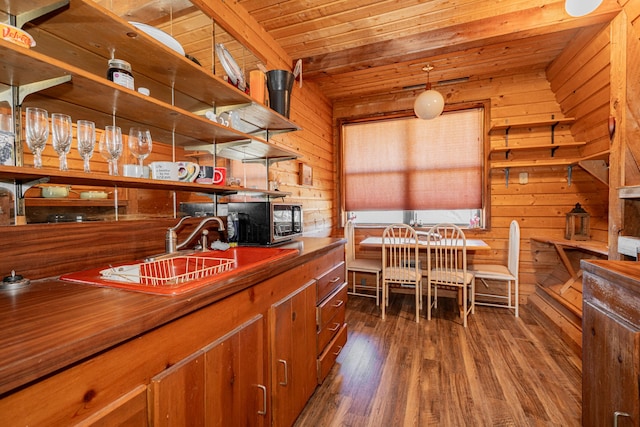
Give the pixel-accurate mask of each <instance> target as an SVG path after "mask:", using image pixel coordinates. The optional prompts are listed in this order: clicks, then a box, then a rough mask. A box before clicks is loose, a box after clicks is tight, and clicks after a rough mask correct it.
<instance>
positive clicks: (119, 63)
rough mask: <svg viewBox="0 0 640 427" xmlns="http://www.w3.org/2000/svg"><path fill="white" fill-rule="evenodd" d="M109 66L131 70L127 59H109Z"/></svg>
mask: <svg viewBox="0 0 640 427" xmlns="http://www.w3.org/2000/svg"><path fill="white" fill-rule="evenodd" d="M109 68H118V69H121V70H125V71H128V72H131V64H129V63H128V62H127V61H123V60H122V59H110V60H109Z"/></svg>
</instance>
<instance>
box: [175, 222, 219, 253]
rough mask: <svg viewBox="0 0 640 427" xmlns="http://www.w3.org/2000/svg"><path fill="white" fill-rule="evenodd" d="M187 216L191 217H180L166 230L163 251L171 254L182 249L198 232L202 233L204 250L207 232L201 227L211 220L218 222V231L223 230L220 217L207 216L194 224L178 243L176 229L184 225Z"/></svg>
mask: <svg viewBox="0 0 640 427" xmlns="http://www.w3.org/2000/svg"><path fill="white" fill-rule="evenodd" d="M188 218H191V217H190V216H185V217H182V219H181V220H180V221H179V222H178V223H177V224H176V225H174V226H173V227H171V228H169V229H168V230H167V236H166V238H165V251H166V252H167V253H170V254H172V253H174V252H178V251H179V250H181V249H183V248H184V247H185V246H187V245H188V244H189V243H191V242H192V241H193V240H194V239H195V237H196V236H197V235H198V233H202V235H203V244H202V248H203V250H205V249H206V246H207V244H206V236H207V234H208V233H209V232H208V231H207V230H203V229H204V228H205V226H206V225H207V224H208V223H210V222H211V221H216V222H217V223H218V231H225V228H224V223H223V222H222V220H221V219H220V218H218V217H217V216H208V217H206V218H204V219H203V220H202V221H200V224H198V225H197V226H196V228H195V229H194V230H193V231H192V232H191V234H189V236H187V238H186V239H185V240H184V241H183V242H182V243H178V231H179V230H180V229H181V228H182V227H183V226H184V221H185V220H186V219H188Z"/></svg>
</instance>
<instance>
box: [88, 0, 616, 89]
mask: <svg viewBox="0 0 640 427" xmlns="http://www.w3.org/2000/svg"><path fill="white" fill-rule="evenodd" d="M98 2H99V3H107V4H105V6H107V7H108V8H113V7H118V8H119V11H117V10H114V11H115V12H116V13H119V14H121V15H124V14H128V16H130V17H136V19H138V20H140V21H142V22H149V21H151V20H150V19H143V17H142V16H141V14H143V13H145V14H149V15H150V16H156V17H157V16H160V14H161V13H164V14H165V15H166V13H167V10H169V8H171V12H172V14H173V15H176V16H178V15H179V14H180V13H179V11H178V9H179V8H180V7H183V6H184V7H188V6H190V5H189V2H188V1H186V0H174V1H170V0H154V1H150V0H118V1H114V0H102V1H98ZM236 2H237V5H238V6H239V7H244V8H245V9H246V10H247V11H248V12H249V13H250V14H251V15H252V16H253V17H254V18H255V19H256V20H257V21H258V23H260V24H261V25H262V26H263V27H264V28H265V29H266V30H267V32H268V33H269V34H270V35H271V36H272V37H273V38H274V39H275V40H276V41H277V42H278V43H279V44H280V45H281V46H282V47H283V48H284V50H285V51H286V52H287V53H288V54H289V55H290V57H291V58H292V60H293V61H296V60H298V59H302V60H303V64H304V66H303V78H304V81H313V82H315V83H316V84H318V85H319V86H320V87H321V89H322V91H323V93H324V94H326V96H328V97H329V98H331V99H341V98H347V97H363V96H369V95H375V94H376V93H390V92H396V91H402V90H407V89H416V86H417V85H421V84H424V83H426V80H427V75H426V73H425V72H424V71H423V70H422V69H423V67H424V66H425V65H426V64H431V65H433V67H434V69H433V71H431V73H430V76H429V79H430V81H431V83H433V84H434V85H438V84H446V83H447V82H451V81H452V80H453V81H456V80H458V79H469V80H472V81H473V80H484V79H488V78H492V77H498V76H503V75H505V74H507V75H508V74H518V73H521V72H522V71H524V70H532V69H544V68H545V67H546V66H547V65H548V64H549V63H550V62H551V61H553V59H554V58H555V57H556V56H557V55H558V54H559V53H560V52H561V51H562V49H563V48H564V47H565V46H566V45H567V44H568V43H570V42H571V40H573V39H574V38H575V37H576V36H577V35H578V33H579V32H584V31H588V32H594V33H595V32H596V31H598V30H600V29H601V28H602V27H603V25H605V24H606V23H607V22H609V21H610V20H611V19H612V18H613V17H614V16H615V15H616V14H617V13H618V11H619V10H620V6H619V4H618V3H617V1H616V0H604V1H603V4H602V5H600V7H599V8H598V9H596V11H595V12H593V13H591V14H590V15H588V16H586V17H581V18H573V17H571V16H569V15H567V13H566V12H565V11H564V0H495V1H489V0H236ZM108 3H112V5H111V7H109V5H108ZM116 4H117V5H118V6H115V5H116ZM205 33H206V32H205ZM174 35H175V36H176V38H178V39H179V40H180V39H181V38H180V37H179V36H178V35H176V33H174ZM189 40H190V43H193V42H194V40H193V37H189ZM210 44H211V43H209V45H210ZM187 51H188V50H187ZM234 57H235V56H234ZM238 62H240V61H238ZM292 67H293V64H292Z"/></svg>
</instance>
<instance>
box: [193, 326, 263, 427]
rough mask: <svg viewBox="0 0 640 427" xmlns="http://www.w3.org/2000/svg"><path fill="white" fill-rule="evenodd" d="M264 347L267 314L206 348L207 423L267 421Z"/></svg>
mask: <svg viewBox="0 0 640 427" xmlns="http://www.w3.org/2000/svg"><path fill="white" fill-rule="evenodd" d="M264 348H265V334H264V316H257V317H255V318H254V319H252V320H250V321H249V322H247V323H245V324H243V325H242V326H240V327H239V328H237V329H235V330H233V331H231V332H230V333H229V334H227V335H225V336H224V337H222V338H220V339H219V340H217V341H216V342H214V343H213V344H211V346H210V347H207V348H206V349H205V371H206V389H205V390H206V392H205V394H206V403H205V418H206V424H205V425H207V426H238V427H240V426H264V425H267V424H268V423H267V419H268V418H267V417H268V415H269V411H268V410H267V408H268V406H267V405H268V398H267V392H268V390H267V387H266V379H265V378H266V375H265V370H266V366H265V364H266V355H265V352H264Z"/></svg>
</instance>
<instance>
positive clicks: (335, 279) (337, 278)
mask: <svg viewBox="0 0 640 427" xmlns="http://www.w3.org/2000/svg"><path fill="white" fill-rule="evenodd" d="M338 280H340V276H336V277H334V278H333V279H331V280H329V283H336V282H337V281H338Z"/></svg>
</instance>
